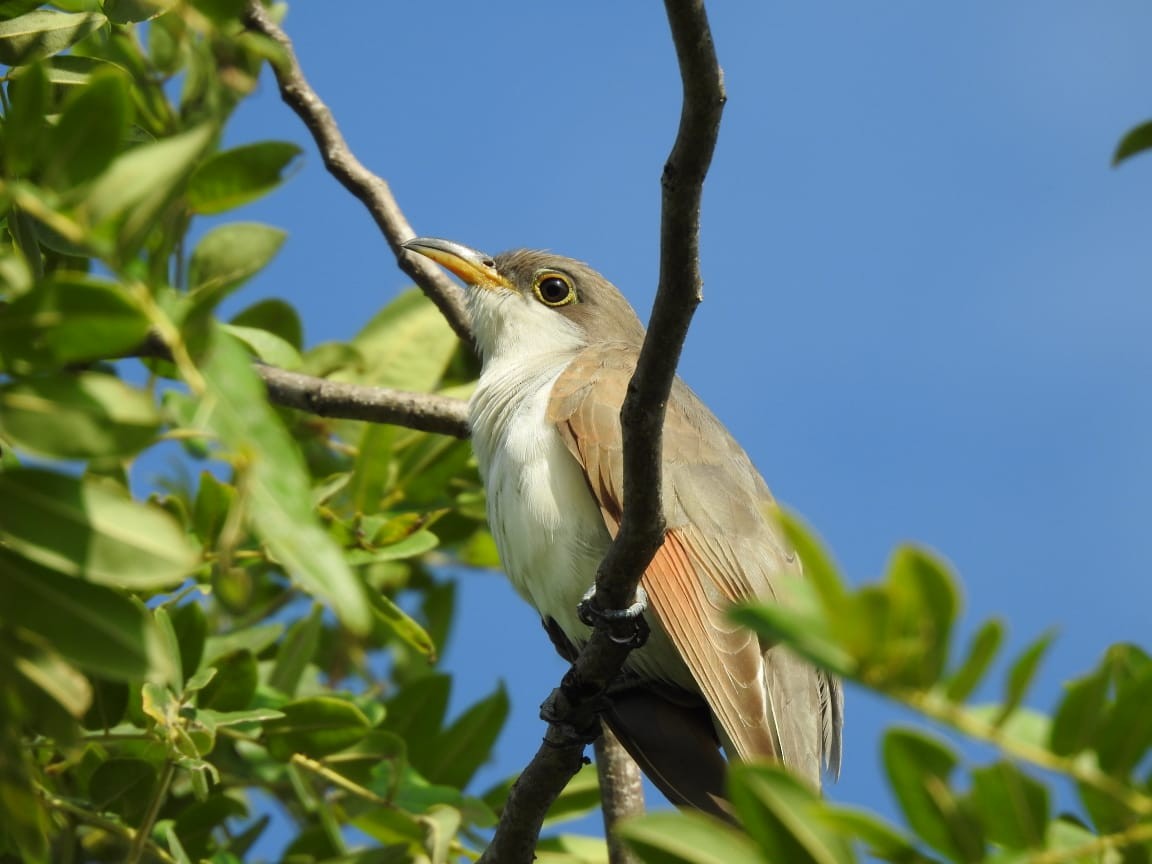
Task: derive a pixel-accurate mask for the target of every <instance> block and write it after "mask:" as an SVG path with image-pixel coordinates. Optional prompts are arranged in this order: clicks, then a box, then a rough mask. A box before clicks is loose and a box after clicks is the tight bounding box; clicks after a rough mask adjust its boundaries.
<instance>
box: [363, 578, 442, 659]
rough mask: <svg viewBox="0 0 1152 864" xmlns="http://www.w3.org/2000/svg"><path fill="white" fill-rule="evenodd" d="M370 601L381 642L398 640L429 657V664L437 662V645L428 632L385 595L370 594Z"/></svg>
mask: <svg viewBox="0 0 1152 864" xmlns="http://www.w3.org/2000/svg"><path fill="white" fill-rule="evenodd" d="M369 599H370V600H371V602H372V615H373V617H374V618H375V621H376V625H377V626H376V630H377V633H376V635H377V638H378V639H380V641H386V640H388V639H389V638H390V637H391V638H394V639H398V640H399V641H401V642H403V643H404V644H405V645H407V646H408V647H410V648H413V649H415V650H416V651H418V652H419V653H421V654H423V655H424V656H425V657H427V658H428V662H430V663H434V662H436V645H435V643H434V642H433V641H432V637H431V636H429V635H428V631H426V630H425V629H424V628H423V627H421V626H420V624H419V623H418V622H417V621H416V620H415V619H414V618H412V617H411V616H410V615H409V614H408V613H407V612H405V611H404V610H403V609H401V608H400V607H399V606H397V605H396V604H395V603H394V602H392V600H391V599H389V598H388V597H386V596H385V595H383V594H377V593H375V592H373V593H371V594H369Z"/></svg>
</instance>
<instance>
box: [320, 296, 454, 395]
mask: <svg viewBox="0 0 1152 864" xmlns="http://www.w3.org/2000/svg"><path fill="white" fill-rule="evenodd" d="M458 344H459V343H458V341H457V339H456V335H455V334H454V333H453V332H452V328H451V327H449V326H448V324H447V323H446V322H445V321H444V316H443V315H441V314H440V312H439V311H438V310H437V309H436V307H435V306H434V305H433V304H432V302H431V301H430V300H428V299H427V298H426V297H425V296H424V295H423V294H422V293H421V292H420V291H418V290H416V289H413V290H410V291H406V292H404V293H403V294H401V295H400V296H399V297H397V298H396V299H395V300H393V301H392V302H391V303H389V304H388V305H387V306H385V307H384V308H383V309H382V310H380V312H379V313H378V314H377V315H376V317H375V318H373V319H372V320H371V321H370V322H369V323H368V324H367V325H366V326H365V327H364V329H363V330H361V331H360V333H359V334H358V335H357V336H356V338H355V339H353V340H352V346H353V347H354V348H356V349H358V350H359V352H360V354H361V356H362V357H363V360H364V370H363V373H362V374H359V375H356V376H354V377H355V380H357V381H360V382H361V383H364V384H375V385H377V386H380V387H397V388H400V389H404V390H416V391H422V392H427V391H430V390H434V389H435V388H436V385H437V384H439V383H440V379H441V378H442V377H443V375H444V371H445V369H447V368H448V362H449V361H450V360H451V359H452V355H453V353H455V351H456V348H457V346H458ZM333 377H338V378H340V380H348V377H347V376H339V375H337V376H333Z"/></svg>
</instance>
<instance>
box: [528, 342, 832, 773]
mask: <svg viewBox="0 0 1152 864" xmlns="http://www.w3.org/2000/svg"><path fill="white" fill-rule="evenodd" d="M636 356H637V352H636V349H634V348H632V347H631V346H625V345H599V346H594V347H592V348H588V349H585V350H584V351H583V352H581V353H580V354H579V355H578V356H577V357H576V358H575V359H574V360H573V361H572V363H571V364H569V366H568V367H567V368H566V369H565V371H564V372H563V373H562V374H561V375H560V377H559V378H558V379H557V381H556V383H555V385H554V386H553V390H552V395H551V399H550V403H549V409H548V416H549V419H550V420H551V421H552V422H553V423H555V424H556V428H557V429H558V430H559V432H560V434H561V437H562V438H563V440H564V441H565V444H566V445H567V447H568V450H569V452H571V454H572V455H573V456H574V457H575V458H576V460H577V461H578V462H579V463H580V465H581V466H582V467H583V469H584V472H585V475H586V477H587V479H588V484H589V487H590V488H591V490H592V493H593V494H594V495H595V497H596V499H597V501H598V502H599V504H600V509H601V512H602V513H603V514H604V519H605V522H606V524H607V526H608V528H609V530H610V531H611V532H612V533H613V535H615V532H616V530H617V529H618V527H619V524H620V514H621V502H622V500H623V447H622V440H621V435H620V421H619V411H620V405H621V404H622V402H623V400H624V395H625V393H626V391H627V387H628V381H629V379H630V377H631V375H632V371H633V369H634V368H635V363H636ZM664 460H665V461H664V466H665V467H664V489H663V505H664V513H665V518H666V520H667V523H668V533H667V535H666V537H665V540H664V544H663V546H662V547H661V548H660V550H659V551H658V552H657V553H656V556H655V558H654V559H653V561H652V563H651V564H650V565H649V567H648V569H647V570H646V571H645V573H644V577H643V580H642V585H643V586H644V589H645V591H647V593H648V597H649V600H650V602H651V607H652V611H653V613H654V614H655V616H656V618H657V619H658V621H659V623H660V624H661V626H662V627H663V629H664V630H665V631H666V632H667V633H668V635H669V637H670V638H671V641H672V643H673V644H674V645H675V647H676V649H677V651H679V653H680V656H681V657H682V658H683V660H684V662H685V663H686V665H687V666H688V669H689V671H690V672H691V674H692V677H693V679H694V681H695V682H696V685H697V686H698V687H699V690H700V692H701V693H702V694H703V696H704V698H705V699H706V700H707V702H708V704H709V706H710V708H711V709H712V712H713V714H714V715H715V716H716V718H717V721H718V723H719V726H720V732H721V735H722V737H724V738H725V739H726V742H725V743H726V744H727V746H728V749H729V751H730V752H732V753H734V755H736V756H738V757H740V758H742V759H752V758H770V759H775V760H777V761H782V762H783V763H784V764H785V765H787V766H788V767H789V768H791V769H792V770H793V771H795V772H796V773H797V774H799V775H800V776H802V777H805V778H807V779H808V780H809V781H810V782H812V783H813V784H814V785H817V786H818V785H819V777H820V767H821V763H822V762H823V763H825V764H828V763H833V766H831V767H835V766H836V764H838V762H839V739H840V729H839V724H840V716H841V710H840V702H839V699H840V695H839V689H838V688H839V684H838V682H835V681H833V680H831V679H829V678H827V676H824V675H823V673H820V672H817V671H816V670H815V669H813V668H812V667H810V666H809V665H808V664H806V663H804V662H803V661H801V660H800V659H799V658H797V657H796V656H795V655H794V654H793V653H792V652H790V651H788V650H787V649H785V648H784V647H782V646H774V645H764V644H761V642H760V641H759V639H758V638H757V637H756V635H755V634H753V633H751V632H750V631H748V630H746V629H743V628H740V627H738V626H736V625H734V624H733V623H731V622H730V621H729V620H728V618H727V616H726V614H725V613H726V610H727V608H728V607H729V606H730V605H731V604H732V603H734V602H737V601H740V600H747V599H751V598H760V599H768V600H777V601H781V602H787V597H788V585H789V583H790V582H791V581H792V580H795V579H798V578H800V566H799V563H798V562H797V561H796V559H795V555H794V554H793V553H792V552H791V551H790V549H789V548H788V547H787V545H786V543H785V542H784V540H783V538H782V536H781V534H780V532H779V529H778V528H777V527H776V526H775V524H774V521H773V520H772V518H771V508H772V506H773V503H772V498H771V495H770V493H769V492H768V489H767V486H766V485H765V484H764V481H763V480H762V479H761V477H760V475H759V473H758V472H757V471H756V470H755V468H754V467H753V466H752V464H751V462H750V461H749V459H748V457H747V455H746V454H745V453H744V451H743V450H742V449H741V448H740V446H739V445H738V444H737V443H736V442H735V440H734V439H733V438H732V437H731V435H729V434H728V432H727V431H726V430H725V429H724V427H723V426H722V425H721V424H720V422H719V421H717V420H716V419H715V417H713V416H712V414H711V413H710V412H709V411H708V410H707V409H706V408H705V407H704V406H703V404H702V403H701V402H700V401H699V400H698V399H697V398H696V396H695V395H694V394H693V393H692V392H691V391H690V390H689V389H688V388H687V387H686V386H685V385H684V384H683V383H682V382H680V381H679V380H677V381H676V384H675V386H674V387H673V390H672V394H671V396H670V398H669V402H668V407H667V413H666V419H665V427H664Z"/></svg>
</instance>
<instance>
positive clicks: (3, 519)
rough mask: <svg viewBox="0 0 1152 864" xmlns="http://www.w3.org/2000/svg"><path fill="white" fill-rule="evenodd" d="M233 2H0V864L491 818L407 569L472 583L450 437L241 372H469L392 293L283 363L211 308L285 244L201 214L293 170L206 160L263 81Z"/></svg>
mask: <svg viewBox="0 0 1152 864" xmlns="http://www.w3.org/2000/svg"><path fill="white" fill-rule="evenodd" d="M244 6H245V4H244V3H240V2H232V0H196V2H160V0H104V2H96V0H71V2H56V3H54V4H52V5H51V6H48V5H46V4H43V3H37V2H22V0H12V2H4V3H0V62H3V63H4V64H6V66H7V68H6V69H5V70H4V74H3V79H2V82H0V83H2V85H3V86H2V89H0V108H2V111H3V116H2V118H0V168H2V175H0V451H2V452H3V457H2V461H0V801H2V802H3V806H0V860H3V861H9V860H19V861H27V862H48V861H52V862H58V861H93V862H98V861H109V862H112V861H115V862H121V861H132V862H135V861H178V862H189V861H203V860H208V861H213V862H219V864H227V862H233V861H240V860H244V859H246V858H247V857H249V856H250V855H251V854H256V853H255V852H254V850H260V849H261V848H262V846H261V844H262V843H264V842H266V841H269V840H278V841H281V842H279V843H278V845H282V846H285V847H286V851H285V852H284V856H285V860H288V861H293V862H302V864H303V862H310V861H336V860H339V861H342V862H376V861H381V862H384V861H386V862H393V861H395V862H404V861H432V862H442V861H446V860H448V859H449V858H452V857H454V856H457V855H459V854H462V853H468V852H469V851H470V850H472V849H475V848H477V846H478V845H479V844H480V843H481V842H482V833H480V832H482V831H483V829H485V828H487V827H489V826H491V825H492V824H493V822H494V819H495V813H496V812H497V811H498V810H499V808H500V807H501V806H502V803H503V800H504V797H505V795H506V784H500V785H498V786H497V787H496V788H495V789H492V790H488V791H487V792H483V790H481V792H479V793H477V792H475V791H473V790H471V789H470V786H471V785H472V783H473V778H474V775H475V773H476V771H477V769H478V768H479V767H480V766H481V765H483V764H484V763H485V762H487V761H488V760H489V758H490V755H491V752H492V749H493V746H494V744H495V742H496V739H497V736H498V734H499V732H500V730H501V728H502V726H503V723H504V720H505V717H506V716H507V713H508V710H509V704H508V697H507V694H506V693H505V692H504V690H503V688H502V687H497V689H496V690H495V691H494V692H493V693H492V694H491V695H489V696H488V697H486V698H484V699H482V700H480V701H479V702H477V703H476V704H475V705H472V706H470V707H467V708H466V709H465V710H464V711H463V713H461V714H460V715H459V716H458V717H455V718H450V717H449V716H448V713H447V711H448V700H449V693H450V685H451V680H450V678H449V677H448V676H446V675H445V674H443V673H441V672H439V671H438V670H437V667H436V663H437V659H438V652H439V651H440V650H441V648H442V647H443V645H444V644H445V641H446V640H447V639H448V636H449V633H450V629H451V624H452V620H453V615H454V607H455V591H454V585H453V583H452V582H451V581H449V580H448V579H446V578H445V577H444V576H443V575H442V574H441V573H440V572H439V571H438V570H437V569H436V565H437V564H439V563H442V562H445V561H454V562H462V563H465V564H468V565H472V566H479V567H488V566H492V565H494V564H495V563H496V561H495V557H494V553H493V544H492V541H491V537H490V536H489V535H488V533H487V530H486V528H485V526H484V523H483V509H484V508H483V492H482V489H481V487H480V484H479V480H478V477H477V474H476V469H475V465H474V463H473V461H472V458H471V455H470V451H469V449H468V445H467V443H466V442H460V441H457V440H454V439H449V438H444V437H440V436H436V435H431V434H426V433H422V432H415V431H410V430H405V429H400V428H393V427H384V426H372V425H367V424H364V423H357V422H352V421H342V420H323V419H320V418H315V417H310V416H304V415H300V414H296V413H293V412H288V411H283V410H279V409H276V408H274V407H272V406H271V405H270V404H269V403H268V400H267V398H266V394H265V391H264V387H263V384H262V383H261V381H260V378H259V377H258V375H257V374H256V371H255V370H254V365H253V364H254V363H255V362H261V363H268V364H272V365H275V366H278V367H281V368H284V369H289V370H295V371H298V372H302V373H306V374H311V375H315V376H322V377H327V378H329V379H332V380H338V381H349V382H357V383H362V384H369V385H380V386H388V387H395V388H404V389H408V390H412V391H419V392H440V393H445V394H450V395H465V394H466V392H467V389H468V386H469V382H470V381H471V380H472V379H473V378H474V376H475V372H476V369H475V364H474V361H473V360H472V359H471V357H470V356H469V354H468V353H467V352H466V351H464V350H463V349H462V348H461V346H460V345H459V343H458V341H457V339H456V337H455V336H454V335H453V333H452V332H451V330H450V329H449V328H448V327H447V325H446V324H445V323H444V322H443V320H442V319H441V317H440V315H439V313H438V312H437V311H436V309H435V308H434V307H433V306H432V305H431V304H430V303H428V302H427V301H426V300H425V299H424V298H423V296H422V295H420V294H419V293H418V292H416V291H412V292H409V293H406V294H403V295H401V296H400V297H398V298H397V299H396V300H395V301H394V302H393V303H391V304H390V305H388V306H387V307H386V308H384V309H383V310H382V311H381V312H380V313H379V314H378V315H377V316H376V317H375V318H374V319H373V320H371V321H370V322H369V323H368V324H367V325H366V326H365V327H364V328H363V329H362V330H361V332H360V333H359V334H357V335H355V336H354V337H353V338H351V339H350V340H348V341H347V342H341V343H329V344H322V345H316V346H312V347H306V345H305V341H304V334H303V327H302V324H301V321H300V319H299V316H298V315H297V313H296V311H295V309H294V308H293V307H292V306H291V304H289V303H288V302H286V301H284V300H280V299H267V300H262V301H260V302H256V303H252V304H250V305H248V306H247V307H246V308H243V309H242V311H240V312H239V313H238V314H235V315H233V316H231V317H230V318H229V319H227V320H225V319H224V318H222V317H221V313H220V309H221V303H222V302H223V301H224V300H225V299H227V298H229V297H233V295H235V294H236V293H237V292H239V291H241V290H242V289H243V288H244V287H245V285H246V284H247V283H248V282H249V280H251V279H252V278H253V277H254V276H256V275H257V274H258V273H259V272H260V271H261V270H262V269H263V268H264V266H265V265H266V264H267V263H268V262H269V261H271V260H272V259H273V258H274V257H275V255H276V254H277V252H278V250H279V249H280V247H281V245H282V243H283V242H284V239H285V235H284V232H282V231H281V230H279V229H277V228H275V227H273V226H269V225H263V224H255V223H251V222H244V221H233V220H229V219H228V216H229V214H231V213H232V211H234V210H235V209H236V208H238V207H241V206H243V205H244V204H246V203H248V202H250V201H253V200H255V199H257V198H259V197H261V196H263V195H266V194H268V193H270V192H272V191H273V190H274V189H275V188H276V187H277V186H279V185H280V184H281V183H282V182H284V181H285V180H287V179H288V178H289V177H290V175H291V173H292V172H293V170H294V166H295V165H296V164H297V162H298V161H299V159H300V157H301V154H300V152H299V150H298V148H297V147H296V146H295V145H293V144H291V143H288V142H283V141H256V142H251V143H247V144H244V145H241V146H238V147H232V148H224V147H222V145H221V143H220V142H221V138H222V132H223V130H224V128H225V126H226V124H227V123H228V120H229V118H230V117H231V115H232V113H233V112H234V111H235V110H237V108H238V107H239V106H241V105H242V103H243V100H244V99H245V98H246V97H247V96H248V95H249V94H250V93H251V92H252V90H253V87H254V86H255V83H256V79H257V76H258V75H259V74H260V70H261V68H262V67H263V66H264V65H265V64H266V63H267V62H269V61H275V60H279V59H280V57H281V49H280V48H279V46H278V45H276V44H275V43H273V42H271V41H270V40H268V39H265V38H263V37H261V36H259V35H256V34H253V33H250V32H247V31H246V30H245V29H244V28H243V26H242V24H241V21H240V17H239V16H241V14H242V13H243V11H244ZM279 11H281V12H282V10H279ZM205 225H206V226H207V228H208V230H206V231H204V230H203V227H204V226H205ZM194 227H195V228H196V229H197V230H196V234H195V236H199V238H200V239H199V240H198V241H197V242H195V243H194V244H193V243H192V242H191V240H190V237H191V236H194V235H193V233H192V229H193V228H194ZM133 358H135V359H133ZM157 472H159V476H158V477H157ZM592 789H593V792H592V794H591V795H590V794H589V791H588V775H587V774H585V775H583V776H582V778H581V779H580V781H579V782H578V783H576V784H575V785H574V787H573V791H572V794H571V795H569V796H568V797H567V798H566V801H567V802H568V805H567V806H568V807H569V812H570V813H572V814H576V813H583V812H586V811H587V810H588V809H589V808H592V807H595V806H596V805H597V803H598V796H597V795H596V794H595V783H594V780H593V785H592ZM270 800H274V801H276V802H278V803H277V809H279V810H281V811H282V812H284V813H286V814H287V815H288V817H289V820H290V822H291V824H292V826H293V828H292V829H291V830H290V831H288V832H285V831H283V830H281V831H280V832H279V835H280V836H279V837H278V838H269V837H268V834H269V824H270V820H271V811H270V808H269V805H268V804H267V803H266V802H268V801H270ZM556 842H561V841H556ZM595 848H598V849H601V850H602V848H603V845H602V844H595ZM570 860H584V859H582V858H580V857H577V858H573V859H570Z"/></svg>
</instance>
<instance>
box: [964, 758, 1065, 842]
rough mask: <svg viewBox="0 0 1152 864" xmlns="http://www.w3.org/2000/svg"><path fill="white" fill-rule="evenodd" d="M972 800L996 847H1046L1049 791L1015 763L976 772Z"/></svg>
mask: <svg viewBox="0 0 1152 864" xmlns="http://www.w3.org/2000/svg"><path fill="white" fill-rule="evenodd" d="M971 800H972V803H973V804H974V806H975V809H976V812H977V814H978V815H979V817H980V820H981V822H982V823H983V825H984V828H985V830H986V831H987V832H988V839H989V840H990V841H992V842H993V843H996V844H999V845H1000V846H1005V847H1007V848H1009V849H1026V848H1039V847H1041V846H1042V845H1043V843H1044V830H1045V827H1046V826H1047V824H1048V790H1047V789H1046V788H1045V787H1044V785H1043V784H1041V783H1038V782H1037V781H1035V780H1033V779H1032V778H1031V777H1029V776H1028V775H1027V774H1024V773H1023V772H1022V771H1021V770H1020V769H1019V768H1017V767H1016V766H1015V765H1013V764H1012V763H1010V762H996V763H993V764H992V765H986V766H984V767H982V768H976V769H973V771H972V793H971Z"/></svg>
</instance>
